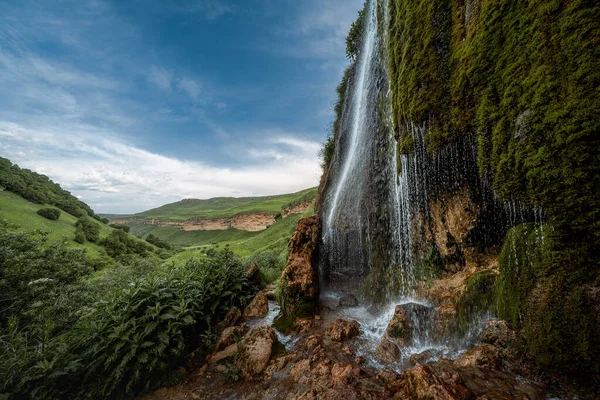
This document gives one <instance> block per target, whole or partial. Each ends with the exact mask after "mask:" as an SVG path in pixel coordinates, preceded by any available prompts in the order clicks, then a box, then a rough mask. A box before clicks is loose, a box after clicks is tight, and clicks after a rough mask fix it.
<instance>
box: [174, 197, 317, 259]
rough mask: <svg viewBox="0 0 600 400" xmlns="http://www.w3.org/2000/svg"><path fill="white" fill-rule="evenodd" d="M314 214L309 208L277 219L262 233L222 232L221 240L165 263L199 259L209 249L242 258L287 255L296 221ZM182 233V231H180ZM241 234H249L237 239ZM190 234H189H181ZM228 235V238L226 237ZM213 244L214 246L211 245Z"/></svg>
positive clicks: (184, 253) (178, 255)
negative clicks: (226, 252) (228, 249)
mask: <svg viewBox="0 0 600 400" xmlns="http://www.w3.org/2000/svg"><path fill="white" fill-rule="evenodd" d="M313 214H314V209H313V207H311V209H310V210H308V211H306V212H305V213H304V214H294V215H290V216H289V217H287V218H279V219H277V221H276V222H275V224H273V225H272V226H270V227H269V228H267V229H266V230H264V231H262V232H243V231H236V230H234V229H231V230H229V231H222V232H223V236H221V237H220V239H221V240H213V241H212V242H211V243H206V244H203V245H197V246H193V247H189V248H188V249H187V250H184V251H183V252H181V253H179V254H176V255H174V256H173V257H171V258H170V259H168V260H167V262H172V261H174V262H176V263H179V262H185V261H187V260H189V259H194V258H201V257H203V256H204V252H206V250H207V249H210V248H216V249H222V248H225V247H229V248H230V249H231V250H232V251H233V252H234V253H236V254H238V255H239V256H242V257H249V256H251V255H253V254H258V253H274V254H277V255H278V256H283V257H285V255H286V254H287V246H288V243H289V241H290V239H291V237H292V234H293V233H294V230H295V229H296V223H297V222H298V220H300V219H301V218H304V217H308V216H310V215H313ZM180 232H182V231H180ZM236 232H237V233H239V232H243V233H248V234H250V236H249V237H247V238H243V237H238V236H237V233H236ZM182 233H185V234H187V233H191V232H182ZM206 233H212V234H214V233H215V232H214V231H208V232H206ZM227 235H230V236H227ZM213 243H214V244H213Z"/></svg>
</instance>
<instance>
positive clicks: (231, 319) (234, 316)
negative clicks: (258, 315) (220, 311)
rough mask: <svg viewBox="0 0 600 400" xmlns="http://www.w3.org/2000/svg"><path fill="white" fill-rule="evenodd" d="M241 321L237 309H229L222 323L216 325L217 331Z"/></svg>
mask: <svg viewBox="0 0 600 400" xmlns="http://www.w3.org/2000/svg"><path fill="white" fill-rule="evenodd" d="M241 319H242V312H241V311H240V310H239V308H237V307H231V308H230V309H229V311H228V312H227V315H225V318H223V321H221V322H219V323H218V324H217V329H218V330H221V331H222V330H223V329H225V328H229V327H230V326H234V325H236V324H237V323H238V322H239V321H240V320H241Z"/></svg>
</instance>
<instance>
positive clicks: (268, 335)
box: [236, 326, 277, 379]
mask: <svg viewBox="0 0 600 400" xmlns="http://www.w3.org/2000/svg"><path fill="white" fill-rule="evenodd" d="M276 343H277V335H276V334H275V331H274V330H273V328H271V327H270V326H260V327H258V328H254V329H253V330H252V331H251V332H250V333H249V334H248V335H246V336H245V337H244V339H243V340H242V343H241V345H240V354H238V357H237V359H236V365H237V367H238V368H239V369H240V371H241V373H242V376H243V377H244V378H246V379H252V377H254V376H255V375H258V374H260V373H261V372H263V371H264V370H265V368H266V367H267V364H268V363H269V360H270V359H271V354H272V353H273V346H274V345H275V344H276Z"/></svg>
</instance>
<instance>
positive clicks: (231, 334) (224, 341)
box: [215, 324, 248, 350]
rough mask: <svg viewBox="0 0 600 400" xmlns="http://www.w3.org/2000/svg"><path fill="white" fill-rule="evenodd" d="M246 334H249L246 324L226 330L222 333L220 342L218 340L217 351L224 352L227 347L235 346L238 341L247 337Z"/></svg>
mask: <svg viewBox="0 0 600 400" xmlns="http://www.w3.org/2000/svg"><path fill="white" fill-rule="evenodd" d="M246 332H248V327H247V326H246V325H245V324H244V325H243V326H230V327H229V328H225V329H224V330H223V332H221V335H220V336H219V340H217V344H216V345H215V349H216V350H222V349H224V348H225V347H228V346H230V345H232V344H234V343H235V342H236V340H237V339H238V338H241V337H242V336H243V335H245V334H246Z"/></svg>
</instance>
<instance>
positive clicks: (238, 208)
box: [103, 188, 317, 221]
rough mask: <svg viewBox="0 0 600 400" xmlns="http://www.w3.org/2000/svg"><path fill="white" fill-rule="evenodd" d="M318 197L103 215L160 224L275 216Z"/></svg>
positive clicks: (221, 200)
mask: <svg viewBox="0 0 600 400" xmlns="http://www.w3.org/2000/svg"><path fill="white" fill-rule="evenodd" d="M316 196H317V188H311V189H306V190H302V191H300V192H297V193H290V194H283V195H277V196H265V197H240V198H235V197H216V198H213V199H208V200H198V199H185V200H181V201H178V202H176V203H171V204H166V205H164V206H161V207H158V208H154V209H152V210H148V211H144V212H141V213H139V214H133V215H115V214H105V215H103V216H105V217H106V218H108V219H111V220H114V219H119V218H125V217H132V218H143V219H152V218H155V219H160V220H163V221H186V220H188V219H191V218H203V219H210V218H227V217H232V216H234V215H236V214H255V213H256V214H257V213H267V214H272V215H277V214H279V213H280V212H281V209H282V208H283V207H288V206H294V205H296V204H299V203H302V202H306V201H311V200H313V199H314V198H315V197H316Z"/></svg>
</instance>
